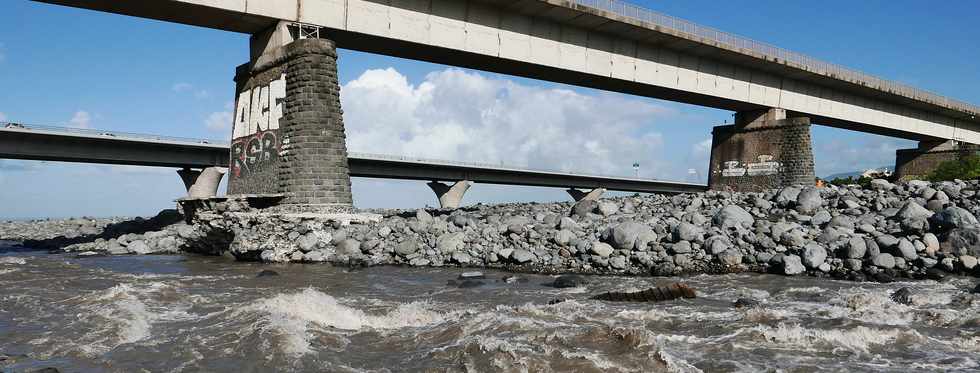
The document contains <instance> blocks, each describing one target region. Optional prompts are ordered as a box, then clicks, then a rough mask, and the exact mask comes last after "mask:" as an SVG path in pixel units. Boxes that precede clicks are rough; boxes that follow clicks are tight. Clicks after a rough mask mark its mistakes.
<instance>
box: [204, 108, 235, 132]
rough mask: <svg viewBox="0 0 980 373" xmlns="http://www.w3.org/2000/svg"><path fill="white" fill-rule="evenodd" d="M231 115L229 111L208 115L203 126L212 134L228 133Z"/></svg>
mask: <svg viewBox="0 0 980 373" xmlns="http://www.w3.org/2000/svg"><path fill="white" fill-rule="evenodd" d="M231 120H232V115H231V112H230V111H218V112H214V113H211V115H208V119H205V120H204V126H205V127H207V128H208V130H211V131H214V132H230V131H231Z"/></svg>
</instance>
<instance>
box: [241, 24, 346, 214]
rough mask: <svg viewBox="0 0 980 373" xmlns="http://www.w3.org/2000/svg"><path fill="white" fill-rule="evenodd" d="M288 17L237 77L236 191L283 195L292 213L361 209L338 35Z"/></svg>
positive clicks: (260, 41)
mask: <svg viewBox="0 0 980 373" xmlns="http://www.w3.org/2000/svg"><path fill="white" fill-rule="evenodd" d="M290 27H291V26H290V25H289V24H287V23H284V22H280V23H279V24H278V25H276V26H275V27H272V28H270V29H269V30H267V31H265V32H263V33H260V34H256V35H253V36H252V39H251V49H252V60H251V62H250V63H248V64H246V65H243V66H240V67H239V68H238V71H237V73H236V76H235V81H236V83H237V91H238V99H237V101H236V105H235V106H236V108H235V119H234V120H235V124H234V130H233V135H232V145H231V160H230V161H231V162H230V166H231V173H230V176H229V183H228V193H229V194H281V195H282V196H283V199H282V203H281V206H280V207H281V209H283V210H285V211H290V212H323V213H329V212H348V211H350V210H353V199H352V197H351V190H350V172H349V168H348V163H347V146H346V144H345V132H344V121H343V117H342V114H343V112H342V110H341V107H340V85H339V83H338V80H337V51H336V47H335V44H334V42H333V41H332V40H329V39H324V38H315V39H299V40H296V39H295V36H296V35H295V34H294V33H293V32H292V31H294V30H291V29H290Z"/></svg>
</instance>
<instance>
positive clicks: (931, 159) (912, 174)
mask: <svg viewBox="0 0 980 373" xmlns="http://www.w3.org/2000/svg"><path fill="white" fill-rule="evenodd" d="M978 152H980V146H977V145H973V144H964V143H958V142H956V141H953V140H945V141H944V140H935V141H919V145H918V147H917V148H915V149H898V150H897V151H895V177H896V178H898V179H899V180H914V179H921V178H925V177H926V176H928V175H929V173H931V172H932V171H933V170H935V169H936V167H938V166H939V164H940V163H943V162H946V161H956V160H960V159H962V158H963V157H966V156H969V155H975V154H978Z"/></svg>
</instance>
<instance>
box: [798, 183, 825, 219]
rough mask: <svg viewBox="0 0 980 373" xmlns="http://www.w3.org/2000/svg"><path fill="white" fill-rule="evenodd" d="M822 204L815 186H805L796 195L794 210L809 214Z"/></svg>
mask: <svg viewBox="0 0 980 373" xmlns="http://www.w3.org/2000/svg"><path fill="white" fill-rule="evenodd" d="M821 205H823V198H821V197H820V191H819V190H817V189H816V188H806V189H804V190H803V191H802V192H800V194H799V195H797V197H796V211H799V212H800V213H801V214H811V213H813V212H814V211H816V210H817V209H818V208H820V206H821Z"/></svg>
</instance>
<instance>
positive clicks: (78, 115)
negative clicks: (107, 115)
mask: <svg viewBox="0 0 980 373" xmlns="http://www.w3.org/2000/svg"><path fill="white" fill-rule="evenodd" d="M91 123H92V116H91V115H90V114H89V113H88V112H87V111H83V110H79V111H76V112H75V115H73V116H72V117H71V120H69V121H68V127H72V128H92V127H91Z"/></svg>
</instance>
